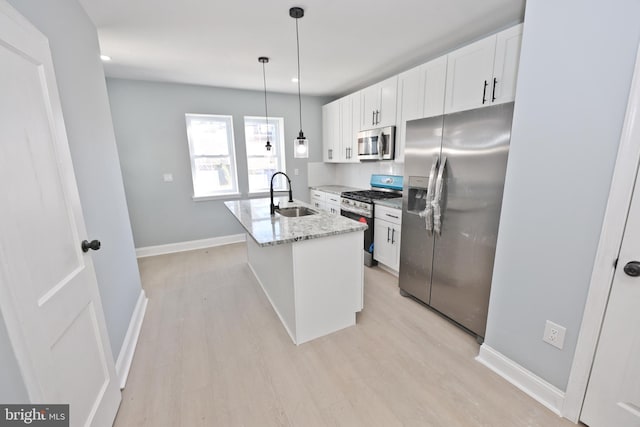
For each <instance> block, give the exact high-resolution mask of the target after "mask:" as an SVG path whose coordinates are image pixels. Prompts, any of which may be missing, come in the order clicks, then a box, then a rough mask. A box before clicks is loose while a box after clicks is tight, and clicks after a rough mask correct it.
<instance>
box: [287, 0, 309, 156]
mask: <svg viewBox="0 0 640 427" xmlns="http://www.w3.org/2000/svg"><path fill="white" fill-rule="evenodd" d="M289 16H290V17H292V18H293V19H295V20H296V47H297V54H298V108H299V111H300V132H299V133H298V137H297V138H296V139H295V140H294V143H293V146H294V150H293V155H294V157H297V158H307V157H309V140H308V139H307V138H306V137H305V136H304V132H303V131H302V96H301V95H300V36H299V33H298V19H300V18H302V17H303V16H304V9H302V8H301V7H292V8H291V9H289Z"/></svg>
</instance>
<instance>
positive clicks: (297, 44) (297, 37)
mask: <svg viewBox="0 0 640 427" xmlns="http://www.w3.org/2000/svg"><path fill="white" fill-rule="evenodd" d="M296 46H297V49H298V107H299V108H298V111H300V134H302V96H301V95H300V36H299V35H298V18H296Z"/></svg>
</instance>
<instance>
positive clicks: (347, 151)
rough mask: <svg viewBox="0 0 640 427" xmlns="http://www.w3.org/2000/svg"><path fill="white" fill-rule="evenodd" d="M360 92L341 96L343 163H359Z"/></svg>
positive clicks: (339, 159) (340, 156) (341, 155)
mask: <svg viewBox="0 0 640 427" xmlns="http://www.w3.org/2000/svg"><path fill="white" fill-rule="evenodd" d="M359 124H360V92H358V93H352V94H351V95H348V96H345V97H344V98H340V155H339V156H338V161H339V162H341V163H352V162H353V163H357V162H359V160H358V139H357V138H358V131H359V130H360V127H359Z"/></svg>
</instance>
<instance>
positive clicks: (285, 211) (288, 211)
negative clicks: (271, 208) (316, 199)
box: [276, 206, 318, 217]
mask: <svg viewBox="0 0 640 427" xmlns="http://www.w3.org/2000/svg"><path fill="white" fill-rule="evenodd" d="M276 212H277V213H279V214H280V215H282V216H286V217H299V216H307V215H315V214H317V213H318V212H317V211H314V210H313V209H309V208H307V207H304V206H294V207H291V208H280V209H276Z"/></svg>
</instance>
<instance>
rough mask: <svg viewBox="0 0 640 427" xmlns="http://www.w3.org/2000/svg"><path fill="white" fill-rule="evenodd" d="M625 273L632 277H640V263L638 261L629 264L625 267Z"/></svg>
mask: <svg viewBox="0 0 640 427" xmlns="http://www.w3.org/2000/svg"><path fill="white" fill-rule="evenodd" d="M624 272H625V273H627V275H628V276H631V277H637V276H640V262H638V261H630V262H628V263H627V265H625V266H624Z"/></svg>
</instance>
